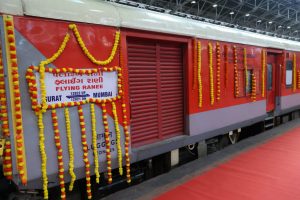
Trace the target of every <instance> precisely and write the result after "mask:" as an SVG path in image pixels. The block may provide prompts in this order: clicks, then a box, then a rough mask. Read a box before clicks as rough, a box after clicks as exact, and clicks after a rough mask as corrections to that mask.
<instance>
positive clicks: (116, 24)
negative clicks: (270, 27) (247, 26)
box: [0, 0, 300, 189]
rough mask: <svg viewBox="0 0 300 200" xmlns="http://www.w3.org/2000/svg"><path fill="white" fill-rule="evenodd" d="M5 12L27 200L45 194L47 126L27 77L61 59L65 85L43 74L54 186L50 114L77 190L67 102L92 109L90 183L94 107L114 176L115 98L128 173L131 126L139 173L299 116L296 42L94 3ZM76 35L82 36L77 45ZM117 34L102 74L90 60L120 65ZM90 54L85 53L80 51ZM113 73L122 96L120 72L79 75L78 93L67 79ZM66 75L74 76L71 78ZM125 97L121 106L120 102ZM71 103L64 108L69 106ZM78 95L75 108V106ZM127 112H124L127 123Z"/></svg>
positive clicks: (33, 5) (82, 169) (76, 141)
mask: <svg viewBox="0 0 300 200" xmlns="http://www.w3.org/2000/svg"><path fill="white" fill-rule="evenodd" d="M66 8H67V9H66ZM0 13H2V14H1V15H0V27H1V29H0V31H1V32H0V36H1V40H0V41H1V46H0V47H1V49H2V60H3V66H4V74H5V75H7V76H5V79H4V83H5V85H6V86H5V88H6V90H5V91H6V94H5V95H6V97H7V104H6V105H5V106H6V107H7V110H8V111H7V113H8V118H9V120H8V122H9V131H10V133H11V134H10V136H9V137H7V139H9V140H10V141H11V149H12V151H11V152H12V178H13V180H14V181H15V183H16V184H17V185H19V186H20V187H21V188H24V189H39V188H42V181H41V177H42V170H41V169H42V168H41V163H42V159H41V156H40V145H41V143H40V135H39V132H40V129H39V126H38V116H37V114H36V113H35V111H34V110H33V109H32V105H33V101H32V96H30V95H31V91H30V90H31V87H30V86H28V82H27V81H26V73H27V72H28V68H30V66H40V63H41V61H45V60H47V59H49V58H51V57H52V56H53V55H55V53H57V52H59V54H60V56H59V57H58V58H57V59H53V62H51V63H49V65H47V66H45V67H46V68H52V69H61V71H59V70H58V71H59V72H58V71H57V73H56V75H55V73H54V74H53V75H50V73H49V69H48V71H46V73H45V74H46V81H47V80H49V83H46V86H47V87H46V88H47V91H46V95H45V100H46V105H52V104H54V105H57V107H55V106H54V107H51V106H48V107H49V108H50V109H48V110H47V111H45V112H44V113H43V115H44V119H43V125H44V133H45V134H44V135H45V143H44V144H45V151H46V155H47V175H48V176H47V177H48V183H49V184H48V186H49V187H54V186H57V185H59V178H58V176H57V175H58V173H59V168H58V165H59V163H58V159H57V155H56V154H57V149H56V148H57V146H56V145H55V139H56V138H55V135H54V131H55V130H54V129H55V127H54V126H53V119H52V118H51V111H50V110H51V108H53V109H55V110H56V113H57V117H58V129H59V132H60V136H61V148H62V151H63V157H64V165H63V166H64V171H65V173H64V175H65V180H66V182H69V181H70V179H71V176H70V175H69V173H68V170H69V165H68V163H69V161H70V155H69V151H68V142H67V125H66V121H65V114H64V109H65V107H64V106H61V104H63V103H64V102H82V101H84V102H85V103H84V105H82V108H83V115H84V118H85V131H86V134H87V136H86V140H87V145H88V160H89V162H90V164H91V172H90V173H91V174H93V173H94V172H93V170H94V165H95V163H94V161H93V160H94V156H93V145H92V143H93V142H92V132H93V128H92V122H91V121H92V120H91V118H92V116H91V115H90V107H89V104H91V103H95V115H96V119H97V125H96V128H95V129H96V132H97V149H98V150H97V153H98V155H99V163H100V171H101V172H106V170H107V155H106V152H107V149H106V147H107V143H106V139H107V138H106V135H105V133H106V129H105V123H104V124H103V117H101V116H103V107H101V104H102V103H103V100H104V99H107V105H106V106H107V107H106V109H107V113H108V114H107V120H108V128H109V131H110V132H109V134H110V137H109V138H110V146H111V147H110V152H111V158H112V161H111V162H112V168H118V158H119V157H122V158H123V161H124V163H125V159H126V155H125V154H126V153H125V148H126V141H127V139H126V135H125V132H126V131H124V116H125V119H126V118H127V119H128V125H129V129H130V144H131V145H130V146H131V147H130V148H129V154H130V162H131V163H136V162H139V161H142V160H145V159H149V158H151V157H154V156H157V155H159V154H162V153H165V152H169V151H172V150H175V149H178V148H180V147H183V146H186V145H189V144H194V143H197V142H199V141H203V140H205V139H208V138H212V137H215V136H218V135H223V134H226V133H228V132H230V131H232V130H236V129H239V128H242V127H246V126H249V125H252V124H255V123H257V122H261V121H264V120H265V118H267V117H269V116H272V117H276V116H281V115H283V114H285V113H288V112H291V111H293V110H297V109H298V108H299V106H300V103H299V102H300V101H299V100H300V94H299V92H300V87H298V85H300V72H299V70H300V68H299V64H298V63H300V53H299V50H300V43H299V42H295V41H290V40H285V39H281V38H275V37H270V36H266V35H260V34H256V33H251V32H246V31H242V30H237V29H232V28H227V27H222V26H218V25H212V24H208V23H204V22H199V21H195V20H191V19H185V18H181V17H176V16H172V15H169V14H164V13H158V12H152V11H148V10H145V9H140V8H134V7H127V6H123V5H118V4H114V3H107V2H98V1H88V0H81V1H75V0H74V1H67V0H66V1H61V0H60V1H59V0H51V1H38V0H22V1H21V0H13V1H7V0H0ZM7 17H8V18H9V19H10V20H11V21H12V24H13V29H14V38H15V41H13V42H14V43H15V47H16V50H15V51H16V59H17V67H18V68H17V74H18V75H19V77H18V79H19V85H20V86H19V88H18V89H19V90H20V94H21V97H20V98H21V104H22V107H21V112H22V118H21V120H22V126H21V128H22V130H23V133H22V134H23V141H22V142H23V145H24V146H23V147H22V149H23V151H24V152H23V153H22V154H21V155H24V157H23V158H24V161H25V164H24V166H26V167H25V168H24V170H26V172H25V173H26V179H27V180H26V181H27V184H26V185H25V186H24V185H22V184H21V182H22V181H21V178H20V176H19V174H20V170H19V169H18V167H17V166H18V162H17V158H18V150H17V141H16V140H17V139H18V138H16V134H17V132H16V131H17V130H18V128H17V126H16V120H17V119H16V115H15V113H16V110H15V106H14V104H15V102H13V101H12V99H14V98H16V97H15V96H14V92H13V82H11V81H12V80H10V79H13V75H10V74H13V73H12V71H11V69H9V67H10V66H11V62H12V61H11V60H10V59H11V57H10V55H9V52H10V49H9V43H10V42H11V41H10V40H9V37H8V35H7V34H8V33H7V31H8V29H5V26H6V25H7V21H5V19H7ZM74 24H75V26H76V29H77V31H78V32H77V33H79V34H80V39H79V40H78V34H77V35H76V31H74V26H73V25H74ZM70 25H71V26H70ZM70 27H71V28H70ZM118 31H119V32H120V40H119V42H118V47H117V49H116V50H115V51H116V52H115V54H114V56H113V58H112V59H111V60H110V62H108V63H107V64H104V65H103V66H102V65H99V63H97V62H94V61H93V59H92V58H91V57H89V55H92V56H93V58H94V59H95V60H98V59H99V60H105V59H106V58H109V57H110V56H111V55H112V53H113V50H112V49H114V43H115V38H116V37H117V36H116V35H117V33H118ZM67 34H68V35H69V36H70V38H69V40H68V42H67V44H66V45H65V47H64V48H63V49H59V47H61V45H62V44H63V41H64V38H65V37H66V35H67ZM80 40H81V42H80ZM82 43H84V45H85V47H86V48H87V49H88V53H87V52H86V51H84V48H82V46H83V45H82ZM59 50H61V51H59ZM88 54H89V55H88ZM47 64H48V63H47ZM115 66H116V67H120V68H121V70H122V74H121V77H119V78H121V79H122V87H118V84H120V83H119V82H118V81H117V79H118V74H120V73H119V71H117V68H114V69H116V71H115V70H112V71H111V72H109V70H108V71H101V76H100V77H98V76H95V77H94V76H92V75H86V77H84V75H80V78H78V76H77V75H78V74H77V75H74V77H75V79H76V80H77V79H78V81H79V82H78V84H77V83H75V82H72V80H71V78H70V80H69V79H68V80H69V81H70V82H68V80H67V79H66V78H65V77H66V76H69V75H70V74H69V75H66V74H68V73H75V74H76V73H77V72H78V71H77V72H76V71H75V69H80V70H81V69H86V70H89V69H98V68H101V69H103V68H108V69H110V68H112V67H115ZM66 68H68V69H70V68H72V69H74V70H71V71H68V70H66V71H64V69H66ZM33 69H36V71H35V73H34V74H35V75H34V76H35V77H34V78H35V79H36V80H37V82H39V80H40V79H39V78H40V76H41V75H37V74H40V73H41V71H40V68H34V67H33ZM113 71H114V72H113ZM47 73H48V75H47ZM110 73H114V74H110ZM109 74H110V75H109ZM70 77H72V76H71V75H70ZM47 78H48V79H47ZM51 80H52V81H53V80H56V82H53V83H55V84H54V85H51V83H52V82H51ZM80 80H81V81H82V82H80ZM88 80H89V82H88ZM40 84H43V83H41V82H39V83H38V85H37V91H38V99H37V104H38V106H40V105H42V101H43V99H42V97H43V94H41V93H42V91H41V90H42V89H39V87H40ZM47 84H48V85H47ZM97 85H98V86H97ZM77 86H78V87H77ZM51 90H52V91H51ZM120 90H121V91H122V92H121V93H122V94H123V96H122V98H120V99H118V98H117V96H118V95H119V94H120ZM82 92H83V93H82ZM105 92H106V93H105ZM109 92H112V93H109ZM60 95H61V96H60ZM64 95H65V96H66V100H63V99H62V97H64ZM70 95H71V97H70V98H72V99H71V100H70V98H68V97H67V96H70ZM84 95H91V96H88V97H91V99H94V100H88V101H87V100H86V98H87V96H84ZM110 97H111V99H112V102H114V100H116V109H117V114H118V116H119V117H118V119H117V120H118V121H117V124H119V127H120V130H119V132H120V137H121V138H120V139H119V141H121V149H122V156H120V155H119V154H118V152H117V149H118V148H117V142H116V141H118V138H117V136H116V135H117V134H116V132H118V130H117V129H115V123H114V122H115V120H116V118H115V115H114V113H113V111H114V109H113V105H112V104H111V101H109V100H108V99H110ZM114 98H115V99H114ZM95 99H96V100H95ZM97 99H99V102H98V100H97ZM59 103H60V104H59ZM66 105H67V104H66ZM76 105H77V104H76V103H75V106H74V105H72V103H71V104H68V105H67V106H66V107H68V106H69V111H70V115H71V116H70V119H71V120H70V121H71V130H72V137H73V138H72V139H73V142H72V145H73V148H74V169H75V170H74V172H75V174H76V176H77V179H79V178H84V177H85V176H86V163H85V161H84V159H83V155H84V152H83V151H84V150H82V126H81V124H80V116H79V115H78V111H77V109H78V108H77V106H76ZM2 106H3V105H2ZM124 108H125V110H126V112H122V111H124ZM122 109H123V110H122ZM126 125H127V124H125V126H126ZM118 155H119V156H118ZM125 171H126V170H125ZM124 173H126V172H124Z"/></svg>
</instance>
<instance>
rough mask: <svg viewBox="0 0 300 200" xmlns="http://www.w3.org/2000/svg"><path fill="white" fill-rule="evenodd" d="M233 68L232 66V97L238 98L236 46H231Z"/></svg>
mask: <svg viewBox="0 0 300 200" xmlns="http://www.w3.org/2000/svg"><path fill="white" fill-rule="evenodd" d="M233 66H234V91H235V92H234V95H235V97H238V96H239V95H240V91H239V78H238V69H237V51H236V46H233Z"/></svg>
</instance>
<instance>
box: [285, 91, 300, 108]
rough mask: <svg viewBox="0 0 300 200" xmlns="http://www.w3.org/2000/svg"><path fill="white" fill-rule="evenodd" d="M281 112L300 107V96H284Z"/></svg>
mask: <svg viewBox="0 0 300 200" xmlns="http://www.w3.org/2000/svg"><path fill="white" fill-rule="evenodd" d="M280 102H281V110H286V109H289V108H293V107H296V106H299V105H300V94H299V93H298V94H292V95H288V96H282V97H281V98H280Z"/></svg>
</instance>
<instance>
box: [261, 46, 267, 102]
mask: <svg viewBox="0 0 300 200" xmlns="http://www.w3.org/2000/svg"><path fill="white" fill-rule="evenodd" d="M261 62H262V63H261V65H262V89H261V90H262V91H261V94H262V97H265V91H266V83H265V82H266V81H265V77H266V50H264V49H263V50H262V61H261Z"/></svg>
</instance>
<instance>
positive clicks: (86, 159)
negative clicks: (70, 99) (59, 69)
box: [78, 106, 92, 199]
mask: <svg viewBox="0 0 300 200" xmlns="http://www.w3.org/2000/svg"><path fill="white" fill-rule="evenodd" d="M78 115H79V122H80V129H81V143H82V151H83V162H84V164H85V180H86V192H87V197H88V199H92V190H91V177H90V162H89V157H88V145H87V141H86V132H85V122H84V115H83V110H82V107H81V106H78Z"/></svg>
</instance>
